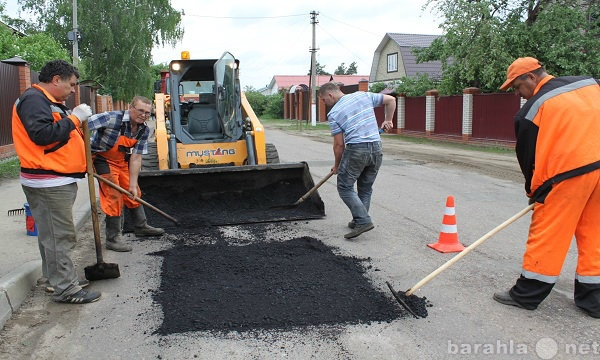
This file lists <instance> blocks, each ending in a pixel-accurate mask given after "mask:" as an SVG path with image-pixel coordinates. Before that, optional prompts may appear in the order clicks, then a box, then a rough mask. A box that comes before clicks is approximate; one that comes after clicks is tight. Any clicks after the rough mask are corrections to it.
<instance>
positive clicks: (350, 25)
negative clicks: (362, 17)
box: [323, 15, 381, 37]
mask: <svg viewBox="0 0 600 360" xmlns="http://www.w3.org/2000/svg"><path fill="white" fill-rule="evenodd" d="M323 17H326V18H328V19H330V20H333V21H335V22H338V23H340V24H343V25H346V26H348V27H351V28H354V29H356V30H359V31H362V32H365V33H369V34H371V35H373V36H377V37H380V36H381V34H380V33H377V34H376V33H374V32H371V31H369V30H365V29H361V28H359V27H357V26H354V25H352V24H348V23H345V22H343V21H340V20H337V19H334V18H332V17H331V16H327V15H323Z"/></svg>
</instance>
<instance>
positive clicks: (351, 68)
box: [333, 61, 357, 75]
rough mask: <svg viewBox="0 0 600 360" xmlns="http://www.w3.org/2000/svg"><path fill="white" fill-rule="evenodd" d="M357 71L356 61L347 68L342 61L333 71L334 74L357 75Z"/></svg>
mask: <svg viewBox="0 0 600 360" xmlns="http://www.w3.org/2000/svg"><path fill="white" fill-rule="evenodd" d="M356 73H357V70H356V61H354V62H352V64H350V65H349V66H348V67H347V68H346V64H345V63H341V64H340V65H339V66H338V67H337V69H335V71H334V72H333V74H334V75H355V74H356Z"/></svg>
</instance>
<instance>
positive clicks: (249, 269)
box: [154, 223, 410, 335]
mask: <svg viewBox="0 0 600 360" xmlns="http://www.w3.org/2000/svg"><path fill="white" fill-rule="evenodd" d="M284 226H285V225H283V224H281V223H278V224H270V225H267V224H253V225H244V226H240V227H237V229H238V231H242V232H245V233H246V234H250V235H251V236H246V237H245V238H240V237H238V236H236V235H235V233H234V234H233V235H230V236H225V235H223V233H226V232H221V231H220V230H219V229H218V228H217V227H211V226H208V227H204V228H200V229H199V231H198V232H196V233H180V234H175V235H169V237H168V238H169V239H170V240H171V241H172V242H173V246H172V247H171V248H170V249H167V250H163V251H160V252H157V253H154V255H157V256H161V257H162V258H163V262H162V270H161V285H160V288H159V289H158V291H156V292H155V294H154V301H155V302H156V303H157V304H159V305H160V306H161V308H162V311H163V322H162V324H161V325H160V327H159V328H158V329H157V330H156V333H158V334H160V335H169V334H176V333H184V332H190V331H216V332H230V331H237V332H244V331H255V330H269V329H277V330H292V329H298V328H303V327H311V326H323V325H339V324H368V323H372V322H390V321H392V320H394V319H397V318H400V317H405V316H410V315H409V314H407V313H406V311H405V310H403V309H401V307H400V306H399V305H398V303H396V300H395V299H394V298H393V297H391V296H390V294H387V293H384V292H382V291H380V290H378V289H376V288H374V287H373V285H372V283H371V281H370V280H369V279H368V272H369V271H377V270H376V269H373V268H372V266H371V265H370V261H369V259H360V258H356V257H351V256H344V255H340V254H339V253H336V249H335V248H332V247H329V246H327V245H325V244H324V243H323V242H321V241H320V240H318V239H315V238H312V237H293V235H292V236H289V235H288V236H284V237H285V239H277V238H270V237H269V235H268V233H272V234H282V232H281V231H274V232H270V231H269V229H273V227H276V228H278V229H279V230H281V229H282V228H284ZM273 236H275V235H273Z"/></svg>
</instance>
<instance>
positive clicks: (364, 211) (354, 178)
mask: <svg viewBox="0 0 600 360" xmlns="http://www.w3.org/2000/svg"><path fill="white" fill-rule="evenodd" d="M319 98H320V99H322V100H323V102H325V105H327V106H328V107H331V110H329V112H328V113H327V120H328V121H329V127H330V129H331V135H332V136H333V154H334V157H335V164H334V165H333V167H332V168H331V171H333V173H334V174H337V189H338V193H339V194H340V198H341V199H342V200H343V201H344V203H345V204H346V206H348V208H349V209H350V212H351V213H352V221H350V222H349V223H348V227H349V228H351V229H352V231H351V232H349V233H348V234H346V235H344V237H345V238H346V239H352V238H355V237H357V236H359V235H360V234H362V233H364V232H366V231H369V230H372V229H373V228H374V227H375V226H374V225H373V222H372V221H371V216H370V215H369V206H370V204H371V194H372V193H373V183H374V182H375V178H376V177H377V172H378V171H379V168H380V167H381V162H382V159H383V153H382V150H381V137H380V136H379V128H378V126H377V119H376V118H375V111H374V108H375V107H377V106H382V105H383V106H384V109H385V120H384V122H383V124H382V128H383V129H385V130H389V129H391V128H392V126H393V125H392V117H393V115H394V111H395V110H396V99H395V98H394V97H393V96H390V95H384V94H375V93H371V92H364V91H357V92H355V93H352V94H344V93H343V92H342V91H341V90H340V88H339V86H338V85H337V84H336V83H333V82H328V83H326V84H323V85H322V86H321V87H320V88H319ZM354 184H356V189H357V191H355V190H354Z"/></svg>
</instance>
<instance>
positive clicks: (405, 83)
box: [394, 74, 438, 96]
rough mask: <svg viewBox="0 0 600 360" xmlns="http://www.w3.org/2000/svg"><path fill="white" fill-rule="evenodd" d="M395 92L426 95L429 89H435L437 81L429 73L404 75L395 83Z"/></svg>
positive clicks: (408, 94) (407, 94)
mask: <svg viewBox="0 0 600 360" xmlns="http://www.w3.org/2000/svg"><path fill="white" fill-rule="evenodd" d="M395 85H396V86H395V90H394V92H395V93H397V94H405V95H406V96H424V95H425V93H426V92H427V91H428V90H432V89H435V88H436V87H437V85H438V84H437V82H436V81H434V80H433V79H431V78H430V77H429V75H427V74H417V75H416V76H414V77H405V76H404V77H402V78H401V79H400V81H398V82H396V83H395Z"/></svg>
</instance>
